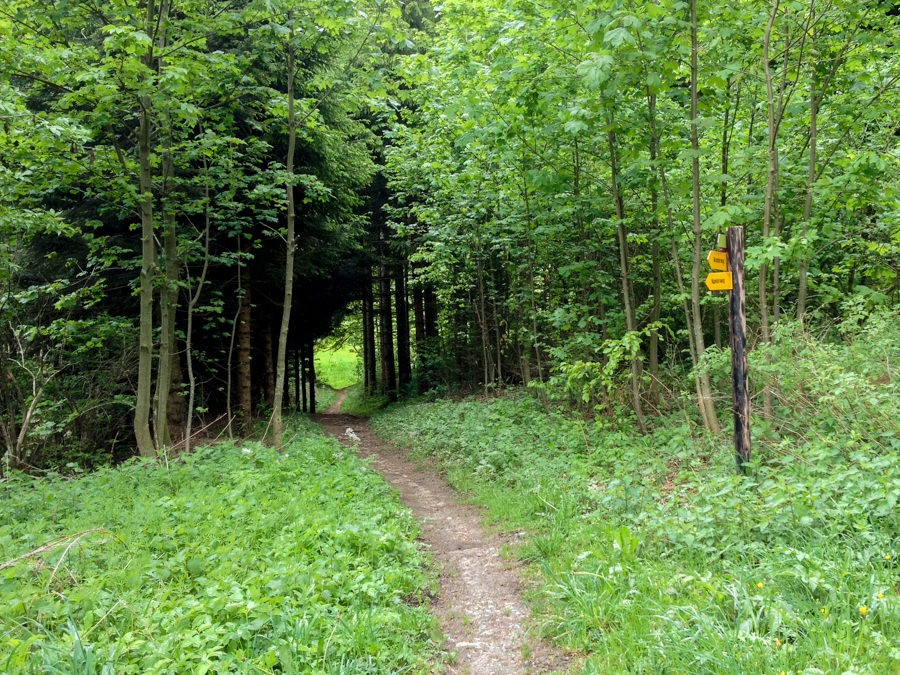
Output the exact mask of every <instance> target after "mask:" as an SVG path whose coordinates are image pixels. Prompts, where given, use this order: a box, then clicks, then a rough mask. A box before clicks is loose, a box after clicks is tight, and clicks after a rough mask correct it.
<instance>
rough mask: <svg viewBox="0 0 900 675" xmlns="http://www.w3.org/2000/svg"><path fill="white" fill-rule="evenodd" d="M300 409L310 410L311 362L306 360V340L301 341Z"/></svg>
mask: <svg viewBox="0 0 900 675" xmlns="http://www.w3.org/2000/svg"><path fill="white" fill-rule="evenodd" d="M299 349H300V409H301V410H302V411H303V412H307V411H308V410H309V403H308V399H307V392H308V389H307V387H308V385H309V363H308V362H307V360H306V342H301V343H300V348H299Z"/></svg>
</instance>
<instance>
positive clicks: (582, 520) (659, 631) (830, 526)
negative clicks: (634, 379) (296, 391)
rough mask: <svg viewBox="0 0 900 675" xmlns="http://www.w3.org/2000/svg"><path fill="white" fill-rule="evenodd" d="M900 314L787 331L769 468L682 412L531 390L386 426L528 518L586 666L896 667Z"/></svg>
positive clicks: (509, 519) (416, 408)
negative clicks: (646, 416)
mask: <svg viewBox="0 0 900 675" xmlns="http://www.w3.org/2000/svg"><path fill="white" fill-rule="evenodd" d="M897 318H898V317H897V316H896V315H892V316H890V317H888V319H887V320H888V325H887V326H886V325H882V326H880V327H879V328H878V330H877V331H863V332H861V333H854V334H850V335H848V336H847V337H848V344H844V345H835V344H832V345H821V344H819V343H818V341H816V340H812V339H810V338H809V337H808V336H804V335H802V334H801V333H799V332H797V331H794V332H789V333H787V334H783V335H781V336H780V337H779V338H778V339H777V340H776V342H775V345H774V346H773V348H772V349H773V353H772V354H770V357H771V359H772V360H773V361H775V362H777V364H778V367H779V372H781V373H783V374H784V376H785V377H786V378H790V379H791V384H793V385H795V386H796V387H797V391H798V392H802V395H801V396H798V397H797V399H796V401H795V405H796V409H795V410H796V413H795V416H793V417H791V419H790V420H784V422H785V423H784V425H783V427H782V429H781V433H782V440H781V441H780V442H778V443H776V444H773V445H770V446H768V447H766V449H765V451H764V452H762V453H760V454H761V456H760V457H759V458H758V461H757V463H756V465H755V467H754V469H753V472H752V475H751V476H746V477H742V476H738V475H735V474H734V472H733V471H731V470H730V460H729V453H728V452H727V450H726V449H725V448H724V447H722V446H721V445H720V444H719V443H712V444H710V443H708V442H706V441H704V440H703V437H702V435H700V436H698V434H697V430H696V429H693V428H692V427H691V426H690V418H688V420H687V421H685V417H684V416H683V415H673V416H672V417H671V418H669V419H668V420H667V424H666V425H664V426H662V427H660V428H659V429H657V430H656V431H655V432H654V433H652V434H651V435H649V436H645V437H640V436H635V434H634V433H633V432H632V430H630V429H628V428H624V427H622V426H619V427H617V428H602V427H598V426H597V425H595V424H593V423H591V422H585V421H583V420H580V419H577V418H576V419H573V418H571V417H570V416H568V415H566V414H562V413H560V412H558V411H554V410H548V409H545V408H544V407H543V406H542V405H541V404H540V403H539V402H538V401H537V400H536V399H535V398H533V397H530V396H522V395H518V396H512V397H499V398H484V397H479V398H472V399H467V400H463V401H458V402H454V401H449V400H444V401H438V402H433V403H419V404H415V405H408V406H398V407H396V408H394V409H391V410H389V411H388V412H387V413H386V414H383V415H381V416H379V417H377V418H376V419H375V425H376V428H377V429H378V430H379V431H380V432H381V433H384V434H386V435H388V436H390V437H392V438H394V439H397V440H398V441H400V442H402V443H404V444H406V445H407V446H409V447H411V448H414V449H416V451H418V452H424V453H428V454H431V455H434V456H436V457H437V458H439V460H440V461H441V463H442V465H443V466H444V467H445V468H446V469H447V471H448V475H449V477H450V479H451V481H453V482H454V483H455V484H457V485H458V486H460V487H462V488H464V489H467V490H471V491H472V492H473V493H474V494H475V495H476V498H477V500H478V501H479V502H482V503H484V504H486V505H487V506H488V507H489V509H490V512H491V514H492V517H493V518H494V519H496V521H498V522H499V523H500V524H501V525H502V526H503V527H504V528H506V529H509V530H513V531H518V532H520V534H524V539H523V542H522V543H523V546H522V548H521V549H520V550H519V555H520V556H522V557H523V558H524V559H525V560H526V561H528V562H529V563H530V566H531V569H532V570H533V573H534V581H535V584H534V589H535V590H534V592H533V599H534V603H535V607H536V608H537V610H538V621H539V622H540V625H541V627H542V630H543V632H544V634H545V635H548V636H551V637H553V638H555V639H558V640H559V641H561V642H562V643H563V644H564V645H568V646H570V647H571V648H573V649H575V650H577V651H578V652H583V653H586V654H587V655H588V658H587V664H586V667H585V672H596V673H609V672H654V673H656V672H676V671H677V672H680V671H684V672H715V673H725V672H733V673H749V672H754V673H761V672H796V673H799V672H803V673H814V672H815V673H822V672H873V673H887V672H895V671H896V670H897V669H898V667H900V650H898V648H897V645H898V639H900V596H898V589H897V572H898V555H900V516H898V514H900V509H898V508H897V506H898V501H900V427H898V423H897V420H900V396H898V391H897V385H896V382H894V383H889V382H885V381H884V375H885V373H887V372H890V370H891V368H893V365H892V364H893V363H895V362H896V359H897V358H898V357H900V353H898V345H900V335H898V326H900V321H897ZM821 364H828V365H827V366H825V367H823V366H822V365H821ZM870 411H871V412H872V414H869V412H870Z"/></svg>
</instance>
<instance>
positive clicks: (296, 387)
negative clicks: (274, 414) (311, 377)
mask: <svg viewBox="0 0 900 675" xmlns="http://www.w3.org/2000/svg"><path fill="white" fill-rule="evenodd" d="M292 356H293V357H294V360H293V365H294V408H295V409H296V410H302V408H301V407H300V390H301V389H302V388H303V379H302V378H301V377H300V348H299V347H298V348H297V349H294V351H293V353H292Z"/></svg>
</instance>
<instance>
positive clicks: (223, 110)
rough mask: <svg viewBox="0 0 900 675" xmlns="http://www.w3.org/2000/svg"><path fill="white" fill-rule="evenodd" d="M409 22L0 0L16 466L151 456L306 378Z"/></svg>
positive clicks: (388, 15) (5, 321)
mask: <svg viewBox="0 0 900 675" xmlns="http://www.w3.org/2000/svg"><path fill="white" fill-rule="evenodd" d="M403 25H404V24H403V21H402V17H401V9H400V7H399V6H397V5H393V4H391V3H388V2H381V1H378V0H376V1H373V2H372V3H370V4H365V3H355V2H349V1H348V2H318V1H317V0H309V1H306V0H285V1H284V2H256V1H254V0H247V1H243V2H237V3H234V2H210V3H195V2H170V1H168V0H162V1H161V2H155V1H154V0H147V1H144V2H140V3H137V4H136V5H135V4H134V3H123V2H118V1H112V2H104V3H99V4H96V3H94V4H83V3H71V2H51V3H49V4H48V3H38V2H34V1H33V0H14V1H12V2H5V3H4V4H3V8H2V11H0V35H2V42H0V283H2V286H3V295H2V298H0V315H2V316H0V332H2V341H0V370H2V373H3V377H2V378H0V432H2V434H0V435H2V440H3V449H4V455H5V457H4V465H5V464H7V463H8V464H9V465H11V466H13V467H17V468H29V467H46V466H57V467H59V466H62V465H64V464H65V463H66V462H68V461H77V462H78V463H80V464H81V465H83V466H96V465H103V464H105V463H108V462H109V461H110V460H116V459H121V458H122V457H124V456H128V455H129V454H131V453H133V452H134V451H135V449H137V450H139V451H140V452H141V454H145V455H149V454H155V452H157V451H159V450H160V449H163V448H170V447H173V446H176V445H180V444H182V443H183V442H184V441H185V440H186V438H185V437H186V436H189V435H190V432H191V430H192V424H194V426H193V429H194V430H196V429H197V427H198V426H201V425H200V424H195V423H196V422H198V421H199V422H201V423H203V424H204V425H209V424H215V425H216V426H217V427H221V426H222V425H223V424H228V425H230V426H231V427H233V428H234V429H235V430H239V429H240V428H241V426H242V425H243V426H244V427H249V425H250V424H251V423H252V419H253V417H254V416H255V415H256V414H258V413H266V412H270V411H271V410H272V407H273V405H274V403H275V400H276V398H277V399H280V398H281V394H282V390H283V388H285V389H286V388H287V384H288V383H287V381H288V380H292V382H290V385H291V388H293V389H295V390H296V389H299V388H300V386H301V385H303V386H304V387H309V386H311V385H310V382H311V381H312V380H313V379H314V378H313V376H312V371H313V368H312V365H311V358H310V352H311V350H312V342H313V340H315V339H316V338H318V337H321V336H323V335H326V334H328V333H329V332H330V330H331V329H332V326H333V325H334V324H335V322H336V321H337V320H339V318H340V316H341V314H342V313H343V312H345V311H346V306H347V304H348V303H349V302H350V301H351V300H352V299H354V298H359V297H361V295H362V288H363V287H364V285H365V282H366V281H367V279H368V276H369V274H370V272H369V268H370V265H371V261H370V256H369V254H368V252H367V251H366V250H365V246H364V243H365V241H366V240H367V238H368V237H369V236H370V235H369V234H367V232H366V226H367V224H368V223H369V222H370V221H369V219H368V218H367V215H366V214H367V210H368V209H369V208H370V207H369V206H368V200H369V197H368V195H367V190H369V188H370V185H371V182H372V180H373V177H374V175H375V172H376V168H377V167H376V161H375V160H376V158H377V155H378V140H377V134H376V131H377V121H378V119H379V118H380V116H381V113H380V112H379V111H380V109H381V107H382V99H383V96H384V92H385V85H384V83H383V81H382V80H383V79H384V73H382V72H381V70H379V66H380V64H382V62H383V60H384V56H383V53H382V50H383V49H388V50H389V49H396V45H398V44H399V43H402V42H403V41H405V39H406V36H405V34H404V33H402V32H400V28H401V27H402V26H403ZM288 62H290V63H291V67H288ZM291 228H292V229H291ZM289 231H291V234H292V236H288V232H289ZM286 278H287V279H288V281H289V283H286V282H285V280H286ZM294 287H296V289H297V295H298V296H300V301H299V302H296V303H293V305H290V304H289V303H287V302H285V300H284V298H285V297H286V296H287V294H288V293H289V292H290V291H293V289H294ZM288 327H290V331H289V332H288V330H287V328H288ZM282 333H284V334H282ZM291 365H294V368H293V369H291V372H290V373H289V375H290V376H291V377H286V374H287V370H288V366H291ZM282 381H285V386H284V387H282V386H277V384H280V383H281V382H282ZM294 398H295V399H299V398H300V397H299V396H296V397H294ZM233 422H234V423H235V424H232V423H233Z"/></svg>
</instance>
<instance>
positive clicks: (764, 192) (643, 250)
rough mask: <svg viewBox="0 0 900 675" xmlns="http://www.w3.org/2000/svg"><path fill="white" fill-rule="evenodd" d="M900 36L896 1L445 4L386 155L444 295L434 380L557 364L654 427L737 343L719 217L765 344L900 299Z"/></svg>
mask: <svg viewBox="0 0 900 675" xmlns="http://www.w3.org/2000/svg"><path fill="white" fill-rule="evenodd" d="M897 34H898V12H897V9H896V3H890V2H868V3H858V2H844V1H843V0H827V1H826V2H822V1H821V0H809V1H807V2H792V3H785V2H779V1H778V0H773V1H771V2H764V3H760V2H736V3H735V2H732V3H727V2H717V3H693V2H684V1H683V0H671V1H670V0H659V1H655V2H634V1H631V0H624V1H615V2H601V3H584V2H575V3H572V2H557V1H554V0H551V1H549V2H533V1H531V0H477V1H472V0H459V1H455V0H450V1H448V2H445V3H442V4H441V12H440V20H439V21H438V23H437V24H436V27H435V37H434V39H433V45H432V47H431V48H430V49H429V50H428V51H427V52H426V53H424V54H417V55H414V56H411V57H410V58H409V59H408V60H407V61H406V62H405V64H404V69H403V70H402V73H403V74H404V75H405V77H406V82H407V83H408V87H409V91H408V93H407V96H408V99H409V101H410V107H409V110H405V111H403V114H402V119H403V124H400V125H398V126H397V128H396V129H395V130H394V133H393V136H392V144H391V146H390V147H389V149H388V156H387V165H388V169H389V175H390V187H391V190H392V199H393V202H392V203H393V205H394V206H395V212H394V213H395V227H396V230H397V231H398V233H400V234H401V235H402V236H403V237H404V238H405V239H406V240H407V241H408V242H409V245H410V246H411V247H412V249H413V251H414V252H413V253H412V254H411V255H412V259H413V260H414V261H416V263H417V264H418V266H419V269H420V274H421V275H422V276H423V278H425V279H430V280H431V281H433V282H434V283H435V284H436V285H437V289H438V294H439V298H440V300H441V301H442V303H441V304H442V331H443V332H442V335H441V337H442V343H441V345H440V347H438V348H436V349H434V350H433V353H432V354H431V356H432V357H433V360H432V364H433V366H434V368H435V369H436V371H437V372H438V374H439V375H440V376H441V377H442V378H443V379H444V381H446V382H449V383H454V382H460V381H462V382H464V383H470V384H475V383H480V384H483V385H485V386H491V385H502V384H503V383H510V382H513V383H515V382H532V381H541V382H547V381H548V380H550V381H552V382H553V383H555V384H556V385H558V387H556V389H557V390H559V391H563V392H565V393H566V394H567V395H568V396H569V397H570V398H571V400H572V402H573V403H577V402H581V405H585V407H586V408H587V409H588V410H596V411H597V412H599V413H601V414H610V413H611V414H612V415H621V414H622V413H623V412H625V411H627V409H628V408H630V409H631V412H632V414H633V415H634V416H635V420H636V422H637V424H638V425H639V426H641V427H644V426H645V424H644V420H643V417H644V414H645V413H646V412H647V411H649V412H653V411H655V410H657V409H660V408H663V409H665V408H666V407H667V406H668V405H669V403H670V402H671V396H670V395H667V394H670V393H671V390H670V388H671V387H672V383H673V379H672V375H673V373H674V374H677V373H678V372H680V371H683V366H684V365H687V366H688V367H689V368H690V367H692V366H697V365H698V364H699V362H700V361H701V359H702V357H703V354H704V352H705V346H706V345H710V344H715V345H717V346H722V344H723V342H724V341H725V340H723V334H725V335H726V336H727V324H726V323H725V322H726V317H727V303H726V300H725V298H724V295H720V296H715V295H714V294H709V293H707V291H706V289H705V288H704V287H703V279H704V277H705V276H706V273H707V272H708V271H709V270H708V268H707V266H706V263H705V256H706V253H707V251H708V250H709V249H713V248H716V246H717V237H716V235H717V233H720V232H723V231H724V228H725V227H727V226H743V227H744V228H745V230H746V237H747V241H748V246H749V250H748V262H747V265H748V280H747V283H748V288H747V295H748V300H749V305H750V316H749V325H750V329H751V332H752V333H753V335H754V336H755V339H754V342H755V341H757V340H758V341H760V342H763V343H764V342H768V341H769V340H770V338H771V334H772V325H773V324H774V323H776V322H777V321H779V320H781V319H783V318H785V317H797V318H799V319H801V320H804V321H807V322H810V321H812V322H813V323H814V324H816V323H818V324H819V325H822V324H824V323H827V322H830V321H833V320H834V319H835V318H838V319H840V318H843V317H844V316H847V315H848V314H853V313H857V312H865V311H871V310H872V309H873V308H877V307H883V306H886V305H887V306H891V305H895V304H896V303H897V301H898V296H897V290H898V254H900V249H898V245H900V190H898V187H900V155H898V154H897V144H898V133H900V131H898V130H900V119H898V117H897V114H898V113H897V111H898V109H900V98H898V96H900V87H898V82H900V61H898V56H897V55H898V51H897V49H896V42H897ZM726 339H727V338H726ZM695 374H696V376H697V379H698V382H697V386H696V389H697V393H698V399H699V403H700V407H701V412H702V413H703V417H704V421H705V422H706V424H707V426H708V428H710V429H711V430H713V431H716V430H718V428H719V426H720V425H719V423H718V421H717V415H716V411H715V409H714V407H713V406H710V405H708V402H709V401H710V400H711V399H714V398H716V397H717V392H716V391H714V390H713V389H712V388H711V387H710V385H709V383H708V381H707V380H706V378H705V376H704V375H703V373H702V372H701V371H695ZM676 380H677V378H676ZM755 387H756V390H757V391H760V390H761V389H762V387H761V384H760V382H756V383H755ZM675 388H676V390H680V389H681V387H680V385H677V384H676V385H675ZM760 403H761V404H764V410H760V412H764V413H765V414H767V415H768V414H771V413H772V412H773V407H775V406H777V404H778V401H777V400H773V397H772V395H771V392H769V391H768V390H765V391H764V392H763V396H762V397H761V398H760ZM760 408H763V406H762V405H761V406H760ZM719 414H721V411H720V412H719Z"/></svg>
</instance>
